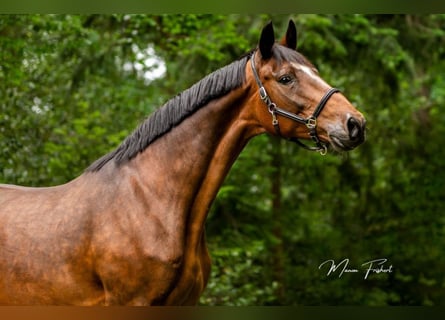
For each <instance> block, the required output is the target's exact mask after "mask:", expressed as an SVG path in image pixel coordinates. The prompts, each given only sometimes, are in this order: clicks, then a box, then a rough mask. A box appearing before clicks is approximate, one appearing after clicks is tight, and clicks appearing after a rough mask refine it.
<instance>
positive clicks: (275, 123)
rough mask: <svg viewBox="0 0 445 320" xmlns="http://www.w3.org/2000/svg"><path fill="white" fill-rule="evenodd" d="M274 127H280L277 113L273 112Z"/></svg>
mask: <svg viewBox="0 0 445 320" xmlns="http://www.w3.org/2000/svg"><path fill="white" fill-rule="evenodd" d="M272 125H273V126H277V125H278V119H277V115H276V113H275V112H272Z"/></svg>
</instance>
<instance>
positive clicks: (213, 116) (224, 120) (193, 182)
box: [122, 84, 261, 230]
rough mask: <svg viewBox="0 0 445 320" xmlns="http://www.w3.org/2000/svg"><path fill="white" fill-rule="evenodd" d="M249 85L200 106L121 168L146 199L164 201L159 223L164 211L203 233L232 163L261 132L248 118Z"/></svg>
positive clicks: (249, 115)
mask: <svg viewBox="0 0 445 320" xmlns="http://www.w3.org/2000/svg"><path fill="white" fill-rule="evenodd" d="M248 87H249V86H248V85H247V84H244V85H243V87H241V88H238V89H236V90H233V91H231V92H230V93H229V94H227V95H225V96H223V97H221V98H219V99H216V100H213V101H211V102H210V103H209V104H208V105H206V106H204V107H202V108H200V109H199V110H198V111H196V112H195V113H194V114H192V115H191V116H189V117H188V118H186V119H185V120H184V121H183V122H181V123H180V124H179V125H178V126H176V127H175V128H173V129H172V130H171V131H170V132H168V133H167V134H165V135H164V136H162V137H161V138H159V139H158V140H156V141H155V142H154V143H152V144H151V145H150V146H149V147H148V148H147V149H145V150H144V151H143V152H142V153H141V154H139V155H138V156H137V157H135V158H134V159H133V160H131V161H130V162H129V163H128V164H127V165H126V166H124V167H125V168H123V169H122V171H123V172H125V174H127V175H129V176H131V177H132V179H133V180H135V181H137V184H138V185H139V186H141V187H140V190H145V192H146V194H147V199H148V198H150V200H151V201H153V199H156V200H155V201H157V202H159V203H163V205H159V214H160V215H163V218H162V219H166V217H165V213H164V212H162V211H163V210H164V211H165V210H166V208H167V210H170V212H175V214H174V215H182V219H180V220H181V221H183V222H184V223H188V224H189V226H188V227H190V228H193V229H194V230H202V228H203V224H204V222H205V219H206V216H207V213H208V210H209V208H210V205H211V203H212V201H213V199H214V198H215V196H216V194H217V191H218V189H219V187H220V186H221V184H222V182H223V180H224V178H225V176H226V175H227V173H228V171H229V169H230V167H231V166H232V164H233V162H234V161H235V160H236V158H237V157H238V155H239V153H240V152H241V151H242V149H243V148H244V146H245V145H246V143H247V142H248V141H249V140H250V138H252V137H253V136H255V135H257V134H259V133H261V129H260V128H259V127H258V126H256V125H255V122H254V121H253V120H251V119H252V118H253V117H251V114H250V112H251V111H250V109H251V108H248V105H249V101H248V96H249V95H248V91H249V90H248ZM135 183H136V182H135ZM154 206H156V205H154ZM172 219H178V217H177V216H175V217H174V218H173V217H172ZM175 221H176V220H175ZM172 223H173V221H172Z"/></svg>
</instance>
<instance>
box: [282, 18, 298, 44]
mask: <svg viewBox="0 0 445 320" xmlns="http://www.w3.org/2000/svg"><path fill="white" fill-rule="evenodd" d="M280 43H281V44H282V45H283V46H286V47H288V48H290V49H292V50H297V28H296V27H295V23H294V21H293V20H289V25H288V26H287V31H286V35H285V36H284V37H283V39H281V42H280Z"/></svg>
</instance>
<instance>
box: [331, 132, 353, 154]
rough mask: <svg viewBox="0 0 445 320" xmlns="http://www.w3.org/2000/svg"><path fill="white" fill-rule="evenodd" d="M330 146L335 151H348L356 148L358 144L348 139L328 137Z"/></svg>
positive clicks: (334, 136)
mask: <svg viewBox="0 0 445 320" xmlns="http://www.w3.org/2000/svg"><path fill="white" fill-rule="evenodd" d="M329 138H330V145H331V146H332V148H333V149H334V150H335V151H350V150H352V149H354V148H355V147H357V146H358V145H359V143H358V144H357V143H354V142H352V141H351V140H349V139H344V138H343V139H342V138H341V137H339V136H336V135H330V136H329Z"/></svg>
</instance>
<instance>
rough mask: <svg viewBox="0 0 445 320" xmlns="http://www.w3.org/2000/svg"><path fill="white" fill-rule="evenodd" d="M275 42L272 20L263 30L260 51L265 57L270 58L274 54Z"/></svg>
mask: <svg viewBox="0 0 445 320" xmlns="http://www.w3.org/2000/svg"><path fill="white" fill-rule="evenodd" d="M274 43H275V36H274V31H273V25H272V21H271V22H269V23H268V24H267V25H266V26H265V27H264V28H263V31H261V37H260V43H259V47H260V52H261V56H262V57H263V59H269V58H270V57H271V56H272V46H273V44H274Z"/></svg>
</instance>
